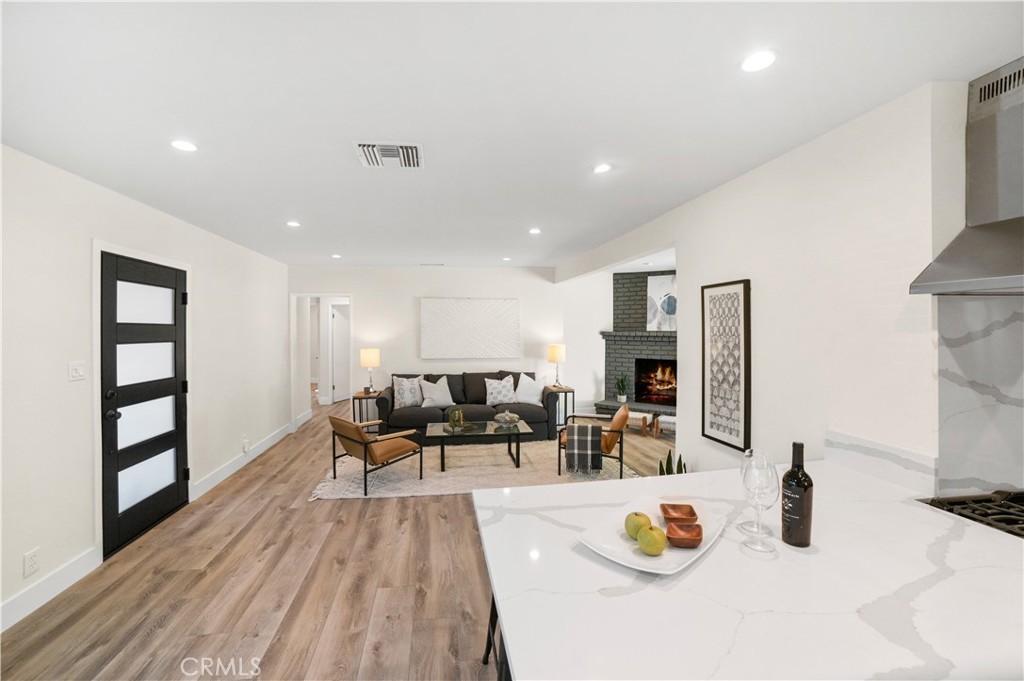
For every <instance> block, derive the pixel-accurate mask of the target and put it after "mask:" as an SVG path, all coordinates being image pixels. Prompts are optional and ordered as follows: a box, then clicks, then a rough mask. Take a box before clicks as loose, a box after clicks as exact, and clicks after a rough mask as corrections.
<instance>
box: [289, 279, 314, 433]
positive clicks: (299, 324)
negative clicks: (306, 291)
mask: <svg viewBox="0 0 1024 681" xmlns="http://www.w3.org/2000/svg"><path fill="white" fill-rule="evenodd" d="M291 305H292V307H293V310H294V312H293V316H292V320H293V321H292V329H294V331H293V334H292V376H298V377H299V379H298V380H295V381H292V420H293V421H294V420H296V419H300V418H304V416H305V414H306V412H308V411H310V410H311V409H312V403H311V397H310V394H309V380H308V372H309V368H310V363H311V359H310V354H311V353H310V347H311V343H310V335H309V334H310V330H311V328H312V324H311V323H310V309H311V308H310V299H309V297H308V296H300V297H298V298H293V299H292V301H291ZM303 374H305V375H306V376H305V378H306V380H302V379H303Z"/></svg>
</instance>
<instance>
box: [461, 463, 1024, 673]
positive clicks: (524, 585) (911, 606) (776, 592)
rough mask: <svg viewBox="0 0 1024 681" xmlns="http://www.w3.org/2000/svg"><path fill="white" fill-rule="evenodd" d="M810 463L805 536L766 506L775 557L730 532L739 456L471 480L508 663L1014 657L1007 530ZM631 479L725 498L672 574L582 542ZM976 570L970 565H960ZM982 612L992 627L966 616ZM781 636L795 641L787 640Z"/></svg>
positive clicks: (619, 501)
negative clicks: (579, 476) (694, 552)
mask: <svg viewBox="0 0 1024 681" xmlns="http://www.w3.org/2000/svg"><path fill="white" fill-rule="evenodd" d="M808 471H809V472H810V473H811V475H812V476H813V477H814V480H815V490H816V496H815V511H814V512H815V520H814V523H815V526H814V528H815V529H814V536H813V544H812V546H811V547H810V548H808V549H797V548H794V547H789V546H786V545H784V544H781V543H780V542H779V540H778V531H779V521H778V517H777V513H778V510H777V508H776V509H773V510H772V512H769V513H768V514H766V520H767V524H768V525H769V527H771V528H772V530H773V531H774V532H775V536H776V538H775V540H774V541H775V542H776V546H777V547H778V552H777V554H776V557H775V559H774V560H758V559H755V558H753V557H751V556H750V555H748V554H746V553H745V552H744V549H742V547H741V543H742V541H743V538H744V535H743V534H742V533H741V532H740V531H739V530H738V529H737V528H736V522H737V521H738V520H739V519H740V517H741V515H744V510H745V509H746V506H747V504H746V500H745V499H744V495H743V490H742V486H741V484H740V482H739V476H738V475H737V472H736V471H735V470H727V471H712V472H708V473H691V474H689V475H684V476H665V477H661V478H641V479H635V480H623V481H615V482H612V483H576V484H570V485H558V486H552V487H550V488H545V487H536V488H517V489H521V490H523V493H521V494H518V495H513V494H502V491H501V490H477V491H475V492H474V493H473V497H474V504H475V507H476V509H477V516H478V519H479V520H480V534H481V540H482V542H483V546H484V554H485V558H486V561H487V566H488V572H489V574H490V578H491V583H492V590H493V593H494V597H495V601H496V604H497V606H498V612H499V618H500V622H499V623H500V626H501V629H502V632H503V635H504V637H505V641H506V645H507V649H508V652H509V658H510V664H511V668H512V672H513V675H514V677H515V678H521V679H530V678H559V679H603V678H635V679H647V678H652V679H653V678H794V679H799V678H836V677H844V678H879V679H886V678H947V677H951V676H957V677H971V676H972V675H973V676H975V677H980V676H982V675H984V676H986V677H992V676H996V677H1000V678H1020V677H1021V676H1022V675H1024V645H1022V644H1021V639H1022V637H1024V622H1022V619H1024V613H1022V609H1021V608H1020V607H1006V603H1005V601H1004V599H1003V598H1002V597H1001V596H1000V595H1001V594H1005V595H1006V597H1007V598H1010V599H1013V598H1016V597H1017V596H1016V594H1019V592H1020V584H1021V582H1022V580H1024V550H1022V548H1024V545H1022V543H1021V542H1020V540H1019V539H1017V538H1015V537H1012V536H1010V535H1008V534H1005V533H1002V532H999V531H996V530H992V529H991V528H986V527H983V526H980V525H978V524H976V523H973V522H970V521H967V520H964V519H962V518H959V517H956V516H953V515H950V514H947V513H944V512H941V511H938V510H937V509H934V508H931V507H929V506H927V505H925V504H922V503H920V502H918V501H915V500H914V494H913V491H912V490H910V489H908V488H906V487H903V486H900V485H894V484H890V483H886V482H884V481H881V480H879V479H878V478H874V477H871V476H870V475H867V474H864V473H861V472H859V471H856V470H852V469H850V468H849V467H844V466H842V465H840V464H838V463H835V462H832V461H827V460H826V461H811V462H808ZM645 496H656V497H659V498H662V499H664V500H666V501H686V500H692V501H694V502H697V501H698V500H706V501H707V500H715V501H719V502H727V503H729V504H730V505H731V506H732V511H731V512H730V514H729V520H728V524H727V526H726V528H725V530H724V532H723V533H722V535H721V536H720V537H719V539H718V541H717V543H716V544H715V545H714V546H713V547H712V548H711V549H710V550H709V551H707V552H705V553H704V554H703V555H702V556H701V558H700V559H699V560H697V561H695V562H694V563H692V564H691V565H690V566H688V567H687V568H686V569H684V570H682V571H681V572H679V573H676V574H674V575H653V574H647V573H642V572H638V571H636V570H633V569H630V568H626V567H624V566H621V565H619V564H617V563H614V562H612V561H609V560H607V559H605V558H603V557H601V556H598V555H597V554H595V553H593V552H592V551H590V550H589V549H587V548H586V547H585V546H583V545H582V544H580V543H579V542H578V540H577V537H578V535H579V534H580V532H581V531H583V529H585V528H588V527H590V526H591V525H592V523H594V522H598V521H600V522H604V521H607V517H608V515H609V514H608V509H609V508H618V507H621V506H623V505H626V504H628V502H630V501H631V500H633V499H637V498H640V497H645ZM954 555H955V556H956V560H955V561H954V560H953V559H952V557H953V556H954ZM979 570H985V573H984V575H985V576H984V577H983V578H978V577H977V576H972V575H977V574H978V571H979ZM1011 603H1012V600H1011ZM1018 605H1019V604H1018ZM978 622H984V623H985V625H984V626H985V627H990V628H991V629H985V630H984V631H983V632H981V633H979V632H978V630H977V628H976V625H977V623H978ZM990 630H991V631H994V630H998V631H1002V632H1006V633H1005V635H1004V636H1002V637H1000V636H992V635H990V634H987V633H986V632H989V631H990ZM607 631H630V632H633V633H634V635H635V636H636V637H639V640H642V641H643V642H644V645H645V648H644V654H643V655H641V656H638V655H636V654H634V653H633V651H629V650H624V649H623V647H622V646H621V645H617V644H616V640H615V639H608V640H607V641H606V640H605V639H603V638H601V636H600V635H599V634H598V633H595V632H607ZM595 637H596V638H595ZM595 640H599V641H600V643H598V644H597V645H594V644H593V642H594V641H595ZM795 645H796V646H799V649H800V655H799V656H794V655H791V654H787V651H788V650H792V648H793V646H795ZM979 650H981V651H983V654H981V655H980V656H979V653H978V652H977V651H979ZM559 651H562V652H559ZM565 651H571V652H565ZM563 653H564V654H563ZM681 661H685V664H683V663H682V662H681Z"/></svg>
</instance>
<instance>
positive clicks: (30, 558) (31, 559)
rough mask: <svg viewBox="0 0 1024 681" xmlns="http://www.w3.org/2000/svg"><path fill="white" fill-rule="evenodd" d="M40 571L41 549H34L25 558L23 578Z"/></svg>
mask: <svg viewBox="0 0 1024 681" xmlns="http://www.w3.org/2000/svg"><path fill="white" fill-rule="evenodd" d="M38 571H39V548H38V547H37V548H34V549H32V550H31V551H29V552H28V553H26V554H25V556H24V565H23V574H22V577H28V576H29V575H32V574H35V573H36V572H38Z"/></svg>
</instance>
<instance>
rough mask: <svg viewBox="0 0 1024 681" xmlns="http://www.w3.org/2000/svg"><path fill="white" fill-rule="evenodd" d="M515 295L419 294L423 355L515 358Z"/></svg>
mask: <svg viewBox="0 0 1024 681" xmlns="http://www.w3.org/2000/svg"><path fill="white" fill-rule="evenodd" d="M519 356H520V337H519V300H518V299H516V298H421V299H420V357H421V358H423V359H518V358H519Z"/></svg>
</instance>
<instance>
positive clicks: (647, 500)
mask: <svg viewBox="0 0 1024 681" xmlns="http://www.w3.org/2000/svg"><path fill="white" fill-rule="evenodd" d="M662 502H665V503H675V502H668V501H667V500H665V499H658V498H656V497H640V498H638V499H634V500H633V501H630V502H629V503H628V504H625V505H623V506H622V507H621V508H619V509H618V510H616V511H612V512H611V513H609V514H608V515H602V516H600V517H599V518H598V520H597V521H596V522H594V524H593V525H591V526H590V527H589V528H587V529H586V530H584V531H583V532H582V533H581V534H580V536H579V540H580V542H582V544H583V545H584V546H586V547H587V548H589V549H591V550H592V551H594V552H595V553H597V554H599V555H601V556H603V557H605V558H607V559H608V560H611V561H615V562H616V563H619V564H621V565H625V566H627V567H631V568H635V569H637V570H643V571H644V572H653V573H654V574H658V575H672V574H675V573H677V572H679V571H680V570H682V569H683V568H685V567H686V566H687V565H689V564H690V563H692V562H693V561H695V560H697V559H698V558H700V557H701V556H702V555H704V553H705V552H706V551H709V550H710V549H711V547H712V546H714V545H715V542H716V541H717V540H718V537H719V535H721V534H722V530H723V529H725V522H726V519H727V517H728V513H729V510H730V508H731V507H730V506H729V505H728V504H724V503H716V502H713V501H701V500H699V499H697V500H693V501H691V500H687V501H686V503H688V504H691V505H692V506H693V509H694V510H695V511H696V512H697V522H698V523H699V524H700V525H701V527H702V529H703V532H704V541H702V542H701V544H700V546H698V547H697V548H695V549H677V548H676V547H674V546H672V545H671V544H670V545H668V546H667V547H665V551H664V553H662V554H661V555H660V556H648V555H647V554H645V553H644V552H643V551H641V550H640V547H639V546H638V545H637V543H636V540H634V539H630V538H629V535H628V534H626V528H625V526H624V521H625V519H626V514H628V513H631V512H632V511H640V512H641V513H646V514H647V515H648V516H649V517H650V519H651V523H652V524H653V525H657V526H658V527H660V528H661V529H663V530H664V529H665V528H666V525H667V523H666V522H665V518H663V517H662V515H661V504H662Z"/></svg>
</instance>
